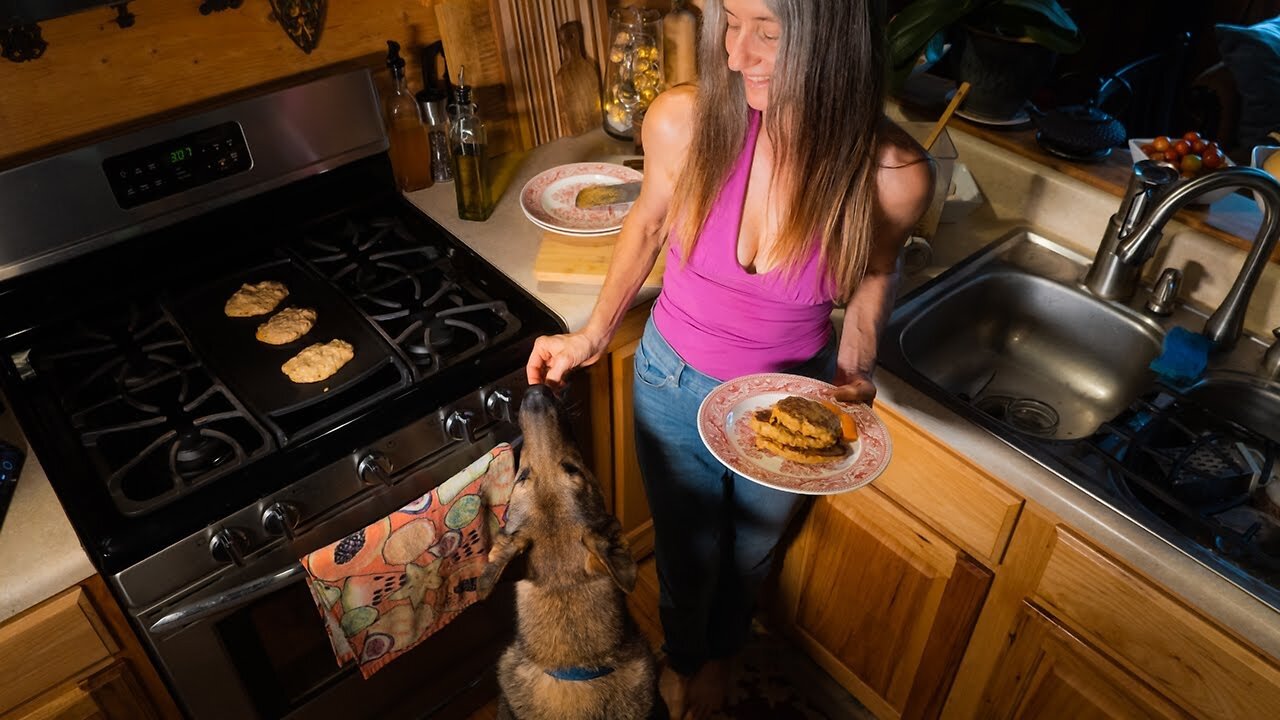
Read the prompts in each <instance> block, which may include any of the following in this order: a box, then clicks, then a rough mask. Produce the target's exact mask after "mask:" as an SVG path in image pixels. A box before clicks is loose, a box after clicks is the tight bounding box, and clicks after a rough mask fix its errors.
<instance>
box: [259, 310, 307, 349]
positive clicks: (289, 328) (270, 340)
mask: <svg viewBox="0 0 1280 720" xmlns="http://www.w3.org/2000/svg"><path fill="white" fill-rule="evenodd" d="M315 324H316V311H315V310H312V309H311V308H296V307H289V308H285V309H283V310H281V311H280V312H278V313H276V314H275V315H272V316H271V319H270V320H268V321H266V322H264V323H262V324H261V325H259V326H258V332H257V335H256V337H257V338H258V340H260V341H261V342H264V343H266V344H268V345H284V344H285V343H291V342H293V341H294V340H297V339H298V338H300V337H302V336H303V335H306V334H307V333H309V332H311V328H312V326H314V325H315Z"/></svg>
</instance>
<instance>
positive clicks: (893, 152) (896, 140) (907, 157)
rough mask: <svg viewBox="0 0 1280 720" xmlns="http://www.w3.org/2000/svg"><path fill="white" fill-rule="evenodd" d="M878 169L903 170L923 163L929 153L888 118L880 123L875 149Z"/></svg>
mask: <svg viewBox="0 0 1280 720" xmlns="http://www.w3.org/2000/svg"><path fill="white" fill-rule="evenodd" d="M877 154H878V158H877V159H878V160H879V162H880V167H881V168H885V169H897V168H904V167H908V166H911V165H916V164H920V163H924V161H925V160H927V159H928V158H929V153H928V152H927V151H925V149H924V148H923V147H922V146H921V145H920V143H918V142H916V139H915V138H913V137H911V135H910V134H908V133H907V131H906V130H903V129H902V128H901V127H899V126H898V124H897V123H895V122H893V121H892V120H890V119H888V118H884V119H882V120H881V121H880V147H879V148H877Z"/></svg>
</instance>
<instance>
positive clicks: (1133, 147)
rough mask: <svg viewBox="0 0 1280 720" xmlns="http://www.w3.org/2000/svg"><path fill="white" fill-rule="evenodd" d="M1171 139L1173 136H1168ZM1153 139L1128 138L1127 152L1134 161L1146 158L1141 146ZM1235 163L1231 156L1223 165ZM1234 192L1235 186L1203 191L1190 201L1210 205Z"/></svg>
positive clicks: (1227, 165)
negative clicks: (1207, 191) (1203, 192)
mask: <svg viewBox="0 0 1280 720" xmlns="http://www.w3.org/2000/svg"><path fill="white" fill-rule="evenodd" d="M1170 139H1171V140H1172V139H1173V138H1170ZM1153 140H1155V138H1129V154H1130V155H1131V156H1132V157H1133V161H1134V162H1135V163H1137V162H1141V161H1143V160H1146V159H1147V154H1146V153H1144V152H1142V146H1143V145H1146V144H1147V143H1149V142H1151V141H1153ZM1234 166H1235V163H1233V162H1231V158H1227V164H1226V165H1225V166H1224V167H1234ZM1233 192H1235V188H1223V189H1221V190H1214V191H1213V192H1209V193H1205V194H1203V195H1201V196H1200V197H1198V198H1196V199H1194V200H1192V201H1191V203H1190V204H1192V205H1210V204H1212V203H1216V202H1218V201H1219V200H1221V199H1222V198H1224V197H1226V196H1228V195H1230V194H1231V193H1233Z"/></svg>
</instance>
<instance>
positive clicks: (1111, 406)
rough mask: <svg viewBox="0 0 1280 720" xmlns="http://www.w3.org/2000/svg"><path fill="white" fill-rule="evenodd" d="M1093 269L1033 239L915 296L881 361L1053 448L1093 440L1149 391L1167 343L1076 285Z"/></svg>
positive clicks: (977, 260)
mask: <svg viewBox="0 0 1280 720" xmlns="http://www.w3.org/2000/svg"><path fill="white" fill-rule="evenodd" d="M1086 266H1087V260H1086V259H1085V258H1083V257H1082V256H1079V255H1077V254H1076V253H1074V252H1072V251H1071V250H1069V249H1067V248H1065V247H1062V246H1060V245H1056V244H1054V243H1052V242H1050V241H1049V240H1046V239H1045V238H1042V237H1039V236H1036V235H1034V234H1032V233H1030V232H1027V231H1019V232H1017V233H1015V234H1014V235H1012V236H1010V237H1008V238H1006V239H1005V240H1003V241H1001V242H999V243H996V244H995V245H993V246H991V247H990V248H988V249H987V250H986V251H984V252H982V253H980V254H979V255H978V256H976V257H974V258H971V259H970V260H969V261H967V262H966V263H965V264H963V265H962V266H959V267H957V268H955V269H953V270H952V271H951V272H949V273H947V274H945V275H943V276H941V277H939V278H938V279H936V280H935V281H934V282H933V283H931V284H930V285H928V286H926V287H924V288H922V289H921V290H920V291H918V292H917V293H915V294H913V295H912V296H910V297H908V298H907V299H906V300H905V301H904V302H903V303H902V304H901V305H900V306H899V307H898V309H897V311H896V312H895V313H894V317H893V319H892V321H891V323H890V325H889V328H888V331H887V332H886V335H885V338H886V339H885V345H886V346H887V347H886V348H885V350H884V351H882V354H883V355H882V361H885V362H886V364H888V365H891V366H892V365H894V364H905V365H906V366H907V367H909V368H910V369H911V370H912V371H914V372H915V373H917V374H918V375H919V376H921V377H922V378H923V379H925V380H927V381H928V382H929V383H931V384H932V385H934V386H935V389H936V390H940V391H941V392H942V393H944V394H946V395H948V396H950V397H951V398H953V399H955V400H957V401H959V402H962V403H965V404H969V405H971V406H972V407H974V408H977V409H978V410H980V411H981V412H983V413H985V414H986V415H988V416H991V417H993V418H995V419H996V420H999V421H1001V422H1002V423H1003V424H1005V425H1006V426H1007V427H1008V428H1010V429H1013V430H1016V431H1019V432H1023V433H1029V434H1032V435H1036V436H1039V437H1043V438H1049V439H1054V440H1073V439H1076V438H1080V437H1084V436H1087V435H1089V434H1091V433H1093V432H1094V431H1095V430H1096V429H1097V428H1098V426H1099V425H1101V424H1102V423H1103V422H1105V421H1107V420H1109V419H1110V418H1113V417H1115V416H1116V415H1118V414H1119V413H1120V412H1121V411H1122V410H1124V409H1125V408H1126V407H1127V406H1128V405H1129V404H1130V403H1131V402H1132V401H1133V400H1134V398H1136V397H1138V395H1139V394H1140V393H1142V392H1143V391H1144V390H1146V389H1148V388H1149V387H1150V385H1151V382H1152V380H1153V375H1152V372H1151V371H1150V370H1148V369H1147V365H1148V364H1149V363H1150V362H1151V361H1152V360H1153V359H1154V358H1155V357H1156V356H1157V355H1159V353H1160V348H1161V341H1162V338H1163V336H1164V333H1163V331H1162V329H1161V327H1160V325H1159V324H1157V323H1156V322H1155V321H1154V320H1152V319H1150V318H1147V317H1144V316H1143V315H1142V314H1141V313H1139V312H1137V311H1135V310H1133V309H1132V308H1130V307H1127V306H1124V305H1120V304H1118V303H1113V302H1108V301H1103V300H1099V299H1097V298H1095V297H1093V296H1092V295H1089V294H1087V293H1086V292H1084V291H1083V290H1082V289H1080V287H1079V286H1078V284H1077V283H1078V280H1079V278H1081V277H1082V276H1083V274H1084V270H1085V268H1086Z"/></svg>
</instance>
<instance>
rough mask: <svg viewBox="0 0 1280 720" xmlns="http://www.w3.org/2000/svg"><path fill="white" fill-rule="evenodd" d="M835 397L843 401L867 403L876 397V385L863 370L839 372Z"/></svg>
mask: <svg viewBox="0 0 1280 720" xmlns="http://www.w3.org/2000/svg"><path fill="white" fill-rule="evenodd" d="M836 383H837V385H836V392H835V398H836V400H837V401H839V402H843V403H866V404H867V405H870V404H871V403H872V402H873V401H874V400H875V399H876V386H875V383H873V382H871V376H870V375H868V374H866V373H863V372H837V373H836Z"/></svg>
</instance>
